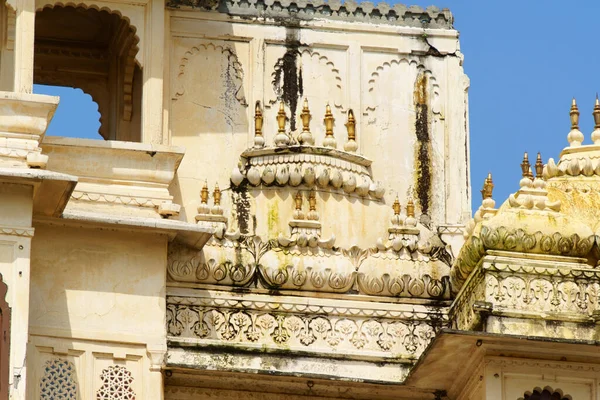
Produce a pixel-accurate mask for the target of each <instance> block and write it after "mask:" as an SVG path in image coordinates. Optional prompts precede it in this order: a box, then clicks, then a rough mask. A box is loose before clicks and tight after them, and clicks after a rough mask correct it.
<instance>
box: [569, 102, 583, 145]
mask: <svg viewBox="0 0 600 400" xmlns="http://www.w3.org/2000/svg"><path fill="white" fill-rule="evenodd" d="M569 116H570V118H571V131H570V132H569V135H568V136H567V140H568V141H569V145H570V146H571V147H577V146H581V143H583V139H584V136H583V133H581V131H580V130H579V109H578V108H577V102H576V101H575V97H573V101H572V102H571V111H570V112H569Z"/></svg>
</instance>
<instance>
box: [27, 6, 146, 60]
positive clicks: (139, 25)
mask: <svg viewBox="0 0 600 400" xmlns="http://www.w3.org/2000/svg"><path fill="white" fill-rule="evenodd" d="M66 7H73V8H83V9H85V10H88V9H89V10H96V11H104V12H107V13H109V14H115V15H117V16H119V18H122V19H123V20H124V21H126V22H127V23H128V24H129V28H130V29H131V30H132V32H133V36H134V45H133V47H134V48H135V49H136V55H135V61H136V62H137V64H138V66H140V67H141V66H143V65H144V62H143V52H142V51H140V49H143V36H144V35H143V32H144V26H143V23H144V12H143V11H142V12H141V13H140V15H134V14H135V13H134V12H133V11H131V12H129V11H127V10H118V9H114V8H112V7H111V6H109V5H108V4H106V3H103V2H97V1H95V2H83V1H77V2H75V1H65V2H62V1H48V0H38V1H36V5H35V11H36V12H37V11H42V10H45V9H54V8H66Z"/></svg>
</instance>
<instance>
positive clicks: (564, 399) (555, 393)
mask: <svg viewBox="0 0 600 400" xmlns="http://www.w3.org/2000/svg"><path fill="white" fill-rule="evenodd" d="M518 400H573V398H572V397H571V396H569V395H565V394H564V393H563V391H562V390H561V389H558V388H557V389H556V390H555V389H552V387H550V386H545V387H544V388H543V389H542V388H540V387H535V388H533V390H532V391H527V392H525V393H524V394H523V397H520V398H519V399H518Z"/></svg>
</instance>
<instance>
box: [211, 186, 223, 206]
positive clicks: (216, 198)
mask: <svg viewBox="0 0 600 400" xmlns="http://www.w3.org/2000/svg"><path fill="white" fill-rule="evenodd" d="M213 200H214V202H215V206H219V205H221V189H219V184H218V183H215V190H214V191H213Z"/></svg>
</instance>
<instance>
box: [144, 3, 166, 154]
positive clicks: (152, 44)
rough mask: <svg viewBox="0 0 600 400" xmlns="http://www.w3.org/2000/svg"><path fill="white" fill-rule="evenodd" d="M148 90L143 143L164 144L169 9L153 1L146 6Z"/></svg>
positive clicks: (145, 82)
mask: <svg viewBox="0 0 600 400" xmlns="http://www.w3.org/2000/svg"><path fill="white" fill-rule="evenodd" d="M145 32H146V41H145V47H144V60H145V62H146V64H145V65H144V71H143V74H144V87H143V92H142V142H143V143H153V144H163V135H162V129H163V124H162V117H163V70H164V54H163V50H164V48H165V6H164V3H163V2H162V1H159V0H149V1H148V5H147V6H146V25H145Z"/></svg>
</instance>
